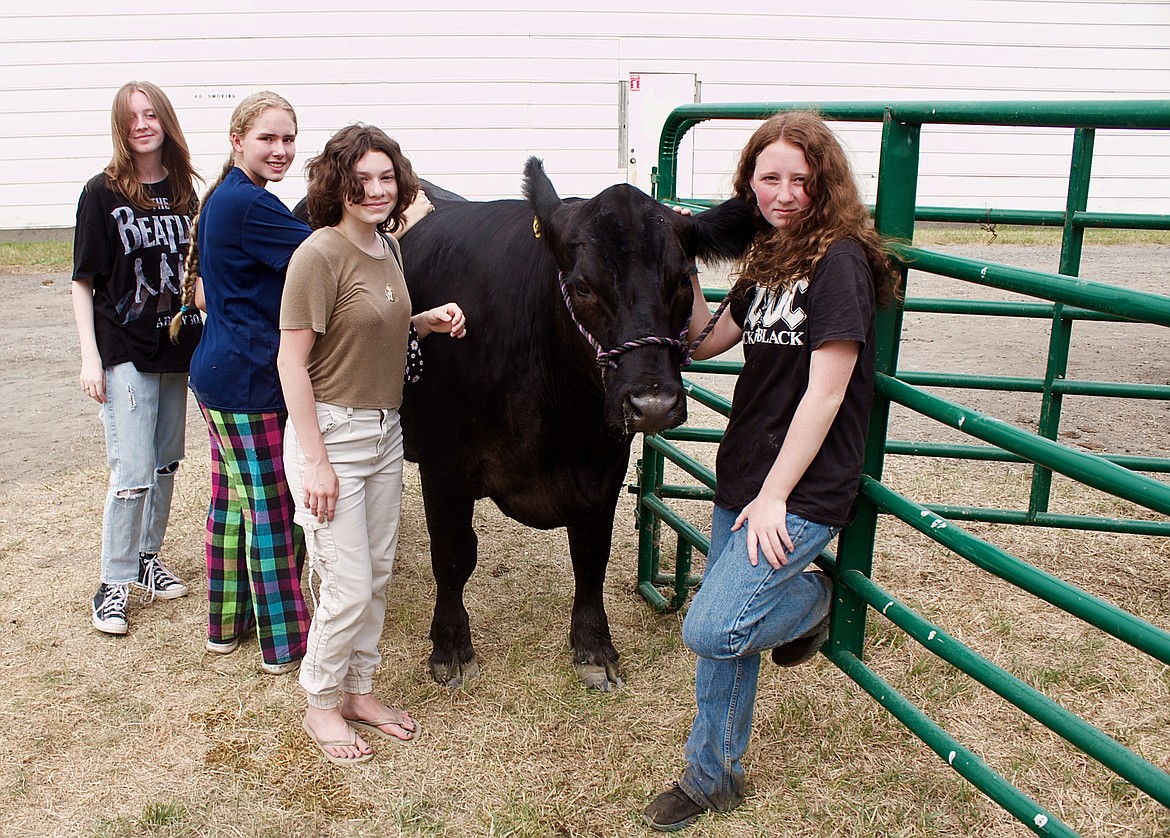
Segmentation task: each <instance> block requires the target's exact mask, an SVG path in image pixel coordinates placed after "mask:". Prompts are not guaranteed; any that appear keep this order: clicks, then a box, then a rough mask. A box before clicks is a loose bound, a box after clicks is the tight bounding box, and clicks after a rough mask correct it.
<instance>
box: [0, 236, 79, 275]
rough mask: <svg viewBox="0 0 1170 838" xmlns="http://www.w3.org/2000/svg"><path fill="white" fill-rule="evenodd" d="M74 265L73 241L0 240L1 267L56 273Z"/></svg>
mask: <svg viewBox="0 0 1170 838" xmlns="http://www.w3.org/2000/svg"><path fill="white" fill-rule="evenodd" d="M71 267H73V243H72V242H0V269H4V270H8V271H11V272H13V273H55V272H59V271H68V270H69V269H70V268H71Z"/></svg>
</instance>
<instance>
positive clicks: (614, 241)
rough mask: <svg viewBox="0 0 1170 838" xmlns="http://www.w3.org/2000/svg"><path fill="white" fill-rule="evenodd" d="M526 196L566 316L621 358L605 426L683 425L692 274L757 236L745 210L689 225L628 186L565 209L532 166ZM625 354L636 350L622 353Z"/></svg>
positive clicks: (612, 361) (731, 205) (610, 386)
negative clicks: (683, 343) (563, 296)
mask: <svg viewBox="0 0 1170 838" xmlns="http://www.w3.org/2000/svg"><path fill="white" fill-rule="evenodd" d="M524 195H525V197H526V198H527V199H528V201H529V203H530V204H531V205H532V208H533V210H534V211H535V213H536V221H537V225H538V227H539V231H540V235H541V238H542V240H543V241H544V242H545V243H546V245H547V246H548V247H549V248H550V250H551V251H552V254H553V257H554V259H555V260H556V264H557V268H558V269H559V271H560V272H561V277H562V280H563V282H564V288H565V291H566V293H567V296H568V299H569V307H571V310H572V315H573V316H574V317H575V318H576V320H577V321H578V323H579V324H580V326H581V327H582V329H583V330H584V331H585V332H587V333H588V334H589V335H592V336H593V338H594V339H595V340H596V342H597V344H599V345H600V347H601V349H602V350H603V351H605V352H607V353H610V352H612V351H613V350H618V353H619V354H616V355H612V356H611V357H610V358H609V359H608V362H607V363H606V364H605V374H604V386H605V419H606V421H607V422H608V423H609V424H610V425H612V426H614V427H618V428H621V429H622V430H623V431H624V432H625V433H635V432H639V431H644V432H651V433H652V432H655V431H660V430H663V429H665V428H672V427H675V426H676V425H680V424H682V423H683V422H684V421H685V420H686V418H687V406H686V397H685V395H684V393H683V389H682V380H681V378H680V376H679V366H680V361H681V359H682V352H683V350H682V349H681V348H680V347H679V346H678V341H679V338H680V334H681V333H682V332H683V330H684V329H685V327H686V323H687V318H688V316H689V315H690V312H691V305H692V302H693V293H692V290H691V282H690V269H691V265H692V264H693V263H694V261H695V259H696V258H701V259H704V260H707V261H711V260H720V259H724V260H725V259H731V258H735V257H737V256H739V255H741V254H742V253H743V252H744V250H745V249H746V248H747V246H748V245H749V244H750V242H751V240H752V237H753V236H754V234H755V226H754V221H753V219H752V214H751V210H750V209H749V208H748V206H747V204H745V203H743V202H742V201H739V200H736V199H733V200H731V201H727V202H726V203H724V204H721V205H719V206H718V207H714V208H712V209H710V210H707V211H706V212H703V213H700V214H699V215H697V216H694V217H689V216H683V215H679V214H678V213H676V212H674V211H672V210H670V209H668V208H667V207H664V206H663V205H662V204H660V203H658V202H657V201H655V200H653V199H652V198H651V197H650V196H648V195H647V194H646V193H644V192H642V191H640V190H638V189H636V188H634V187H633V186H629V185H627V184H619V185H617V186H611V187H609V188H608V189H606V190H605V191H604V192H602V193H601V194H599V195H597V197H595V198H590V199H588V200H584V201H572V202H569V203H566V202H564V201H562V200H561V199H560V198H559V197H558V196H557V192H556V189H555V188H553V185H552V182H551V181H550V180H549V179H548V175H546V174H545V172H544V166H543V165H542V163H541V161H540V160H539V159H537V158H535V157H532V158H529V160H528V164H527V166H526V167H525V170H524ZM557 293H558V294H560V293H561V291H560V289H558V290H557ZM566 309H568V307H566ZM568 316H569V315H568V310H566V318H567V317H568ZM573 331H574V333H575V332H576V329H573ZM681 336H682V338H683V339H684V340H685V334H683V335H681ZM576 338H577V336H576V335H575V334H574V335H573V339H576ZM645 338H654V339H656V340H654V341H649V342H646V341H644V339H645ZM579 340H580V345H581V347H582V352H590V353H592V352H593V351H594V350H593V349H591V348H590V346H589V345H588V344H587V342H586V340H587V339H586V338H585V337H580V339H579ZM630 346H636V348H629V349H623V347H630Z"/></svg>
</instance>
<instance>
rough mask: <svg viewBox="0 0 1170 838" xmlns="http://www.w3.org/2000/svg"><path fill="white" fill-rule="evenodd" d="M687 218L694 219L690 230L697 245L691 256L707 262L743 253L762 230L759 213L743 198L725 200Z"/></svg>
mask: <svg viewBox="0 0 1170 838" xmlns="http://www.w3.org/2000/svg"><path fill="white" fill-rule="evenodd" d="M687 220H688V221H690V222H691V224H690V227H691V229H690V230H689V231H688V233H689V237H690V239H691V243H692V244H693V246H694V252H693V253H691V254H690V255H691V256H692V257H698V258H700V259H702V260H704V261H707V262H719V261H726V260H729V259H738V258H739V257H741V256H743V255H744V253H746V252H747V249H748V247H749V246H751V243H752V240H753V239H754V238H755V237H756V232H757V231H758V230H759V226H758V225H757V223H756V216H755V213H754V212H752V208H751V207H750V206H748V204H747V202H746V201H744V200H743V199H741V198H732V199H731V200H729V201H724V202H723V203H722V204H718V205H716V206H714V207H712V208H711V209H709V210H706V211H705V212H701V213H699V214H698V215H696V216H695V217H694V218H691V219H687ZM688 249H689V248H688Z"/></svg>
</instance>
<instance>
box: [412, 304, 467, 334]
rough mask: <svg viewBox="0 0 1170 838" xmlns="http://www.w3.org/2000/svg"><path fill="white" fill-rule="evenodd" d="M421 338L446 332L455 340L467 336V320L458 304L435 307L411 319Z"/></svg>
mask: <svg viewBox="0 0 1170 838" xmlns="http://www.w3.org/2000/svg"><path fill="white" fill-rule="evenodd" d="M410 320H411V322H412V323H413V324H414V328H415V331H417V332H418V336H419V337H420V338H425V337H426V336H427V335H429V334H430V333H431V332H446V333H448V334H450V335H451V337H453V338H462V337H466V336H467V318H466V316H464V314H463V309H461V308H460V307H459V304H458V303H447V304H445V305H441V306H435V307H434V308H432V309H428V310H427V311H424V312H421V313H419V314H416V315H414V317H412V318H410Z"/></svg>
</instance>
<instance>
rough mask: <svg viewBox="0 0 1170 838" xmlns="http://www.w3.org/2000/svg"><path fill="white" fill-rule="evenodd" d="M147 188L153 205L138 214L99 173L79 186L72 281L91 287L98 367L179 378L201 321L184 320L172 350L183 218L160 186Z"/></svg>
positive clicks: (185, 232)
mask: <svg viewBox="0 0 1170 838" xmlns="http://www.w3.org/2000/svg"><path fill="white" fill-rule="evenodd" d="M148 188H149V190H150V193H151V196H152V198H153V200H154V204H155V206H154V207H153V208H151V209H149V210H144V209H142V208H140V207H136V206H134V205H133V204H131V203H130V201H128V200H127V199H126V197H125V196H123V195H122V194H121V193H119V192H116V191H115V190H113V189H111V188H110V185H109V181H108V180H107V178H106V176H105V175H104V174H100V175H97V176H96V177H94V178H92V179H91V180H90V181H89V183H87V184H86V185H85V189H83V190H82V193H81V199H80V200H79V201H78V202H77V230H76V232H75V233H74V239H73V278H74V279H92V280H93V288H94V295H93V314H94V332H95V335H96V337H97V345H98V351H99V352H100V353H101V356H102V366H103V367H107V368H108V367H113V366H116V365H117V364H123V363H126V362H127V361H129V362H131V363H133V364H134V366H135V368H136V369H138V371H139V372H150V373H164V372H186V371H187V368H188V365H189V364H190V362H191V353H193V352H194V351H195V346H196V344H198V343H199V336H200V335H201V334H202V331H203V319H202V318H201V317H200V316H199V312H197V311H192V312H189V313H187V314H186V315H184V320H183V328H182V329H181V330H180V332H179V343H178V345H176V344H174V343H172V342H171V339H170V335H169V333H168V329H169V327H170V323H171V318H172V317H173V316H174V315H175V313H176V312H177V311H178V310H179V309H180V308H181V307H182V287H183V260H184V259H185V258H186V255H187V245H188V243H189V242H190V238H191V237H190V233H191V216H190V215H189V214H188V213H185V212H176V211H174V210H172V209H171V193H170V186H169V185H168V184H167V182H166V181H161V182H159V183H154V184H148Z"/></svg>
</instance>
